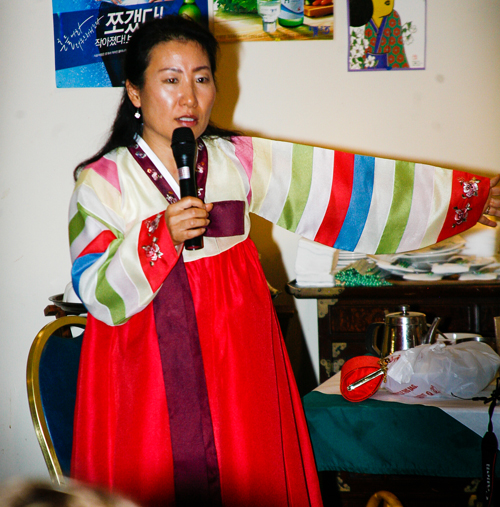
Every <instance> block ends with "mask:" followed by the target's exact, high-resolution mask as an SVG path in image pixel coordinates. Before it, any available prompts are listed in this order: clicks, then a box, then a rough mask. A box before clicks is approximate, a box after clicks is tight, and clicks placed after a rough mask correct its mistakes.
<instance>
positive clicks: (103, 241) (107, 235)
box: [78, 230, 116, 257]
mask: <svg viewBox="0 0 500 507" xmlns="http://www.w3.org/2000/svg"><path fill="white" fill-rule="evenodd" d="M115 239H116V236H115V235H114V234H113V233H112V232H111V231H109V230H106V231H103V232H101V234H99V235H98V236H96V237H95V238H94V239H93V240H92V241H91V242H90V243H89V244H88V245H87V246H86V247H85V249H84V250H83V251H82V252H81V253H80V255H79V256H78V257H83V256H84V255H87V254H94V253H103V252H104V251H106V248H108V246H109V244H110V243H111V242H112V241H114V240H115Z"/></svg>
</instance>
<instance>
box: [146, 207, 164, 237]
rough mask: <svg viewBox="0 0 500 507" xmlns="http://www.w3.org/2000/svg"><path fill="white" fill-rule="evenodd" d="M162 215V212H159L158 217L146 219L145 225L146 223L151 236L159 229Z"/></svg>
mask: <svg viewBox="0 0 500 507" xmlns="http://www.w3.org/2000/svg"><path fill="white" fill-rule="evenodd" d="M161 217H162V214H161V213H158V215H156V218H155V219H154V220H146V224H145V225H146V229H147V230H148V235H149V236H151V234H153V232H155V231H156V229H158V226H159V225H160V220H161Z"/></svg>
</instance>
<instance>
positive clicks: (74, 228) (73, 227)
mask: <svg viewBox="0 0 500 507" xmlns="http://www.w3.org/2000/svg"><path fill="white" fill-rule="evenodd" d="M84 227H85V218H84V217H83V216H82V215H81V214H80V213H77V214H76V215H75V216H74V217H73V218H72V219H71V220H70V222H69V227H68V228H69V244H70V246H71V245H72V244H73V241H74V240H75V238H77V237H78V235H79V234H80V233H81V232H82V231H83V229H84Z"/></svg>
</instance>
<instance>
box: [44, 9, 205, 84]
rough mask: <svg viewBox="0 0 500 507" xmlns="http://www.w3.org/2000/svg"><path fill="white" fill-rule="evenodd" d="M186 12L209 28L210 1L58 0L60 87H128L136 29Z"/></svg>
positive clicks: (56, 45) (56, 34) (56, 30)
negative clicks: (126, 60)
mask: <svg viewBox="0 0 500 507" xmlns="http://www.w3.org/2000/svg"><path fill="white" fill-rule="evenodd" d="M184 8H189V14H190V16H191V17H193V18H195V19H196V20H197V21H199V22H200V23H202V24H204V25H205V26H207V27H208V3H207V0H195V2H193V0H188V1H187V2H185V0H169V1H162V0H157V1H149V2H148V1H147V0H52V10H53V19H54V49H55V67H56V85H57V87H58V88H94V87H106V86H123V85H124V77H123V71H122V62H123V56H124V53H125V50H126V46H127V42H128V40H129V39H130V37H131V36H132V34H133V33H134V31H135V30H137V28H138V27H139V25H140V24H142V23H144V22H146V21H148V20H150V19H154V18H162V17H164V16H167V15H168V14H177V13H179V12H182V10H183V9H184Z"/></svg>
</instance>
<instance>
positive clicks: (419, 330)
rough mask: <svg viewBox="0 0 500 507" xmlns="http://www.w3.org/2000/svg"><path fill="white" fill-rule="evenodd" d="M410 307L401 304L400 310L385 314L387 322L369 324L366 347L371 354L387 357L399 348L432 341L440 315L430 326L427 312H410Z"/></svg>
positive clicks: (402, 348)
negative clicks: (426, 315)
mask: <svg viewBox="0 0 500 507" xmlns="http://www.w3.org/2000/svg"><path fill="white" fill-rule="evenodd" d="M409 309H410V307H409V306H408V305H401V311H400V312H395V313H388V314H387V315H386V316H385V322H374V323H373V324H370V325H369V326H368V329H367V331H366V349H367V351H368V352H369V353H370V354H374V355H376V356H379V357H386V356H388V355H389V354H392V353H393V352H396V351H397V350H407V349H411V348H413V347H416V346H417V345H423V344H426V343H432V341H433V340H434V338H435V335H436V332H437V326H438V324H439V321H440V320H441V319H440V317H436V318H435V319H434V322H433V323H432V325H430V326H429V325H428V324H427V320H426V317H425V313H419V312H410V311H409ZM381 329H383V334H382V333H381ZM381 334H382V336H380V335H381Z"/></svg>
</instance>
